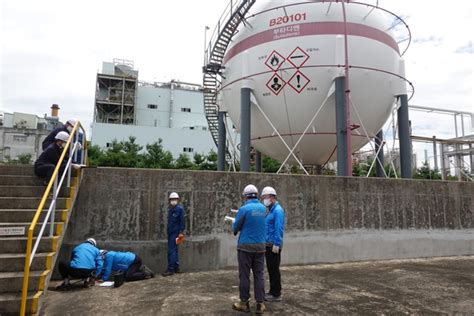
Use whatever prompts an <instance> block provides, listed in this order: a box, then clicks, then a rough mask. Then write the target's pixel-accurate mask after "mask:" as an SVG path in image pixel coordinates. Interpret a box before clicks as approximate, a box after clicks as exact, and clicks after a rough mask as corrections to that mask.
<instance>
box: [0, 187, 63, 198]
mask: <svg viewBox="0 0 474 316" xmlns="http://www.w3.org/2000/svg"><path fill="white" fill-rule="evenodd" d="M45 190H46V186H45V185H42V186H30V185H28V186H27V185H0V197H42V196H43V194H44V191H45ZM69 192H70V189H68V188H66V187H64V188H62V189H61V191H60V192H59V197H67V195H68V194H69Z"/></svg>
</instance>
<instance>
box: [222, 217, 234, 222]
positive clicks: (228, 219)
mask: <svg viewBox="0 0 474 316" xmlns="http://www.w3.org/2000/svg"><path fill="white" fill-rule="evenodd" d="M224 221H226V222H231V223H232V224H234V223H235V218H234V217H230V216H225V217H224Z"/></svg>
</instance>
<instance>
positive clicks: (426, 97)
mask: <svg viewBox="0 0 474 316" xmlns="http://www.w3.org/2000/svg"><path fill="white" fill-rule="evenodd" d="M369 2H370V1H369ZM374 2H375V1H371V3H374ZM0 3H1V7H0V10H1V11H0V18H1V20H0V21H1V23H0V24H1V31H0V41H1V51H0V56H1V68H0V73H1V78H0V80H1V85H0V111H2V110H3V111H7V112H14V111H16V112H26V113H34V114H37V115H40V116H42V115H43V114H44V113H49V112H50V109H49V107H50V106H51V104H52V103H58V104H59V105H60V107H61V111H60V115H61V118H62V119H63V120H64V119H67V118H69V117H77V118H79V119H80V120H81V121H83V122H84V123H85V124H86V125H87V126H88V125H90V123H91V121H92V114H93V106H94V92H95V79H96V73H97V72H98V71H99V70H100V69H101V65H102V61H112V60H113V59H114V58H123V59H130V60H133V61H134V62H135V67H136V68H137V69H138V70H139V71H140V79H141V80H149V81H169V80H170V79H178V80H182V81H187V82H194V83H201V80H202V79H201V78H202V74H201V66H202V63H203V46H204V28H205V26H206V25H209V26H211V30H212V29H213V28H214V26H215V24H216V22H217V20H218V18H219V16H220V14H221V13H222V11H223V9H224V8H225V6H226V5H227V3H228V1H227V0H205V1H195V0H174V1H149V0H146V1H145V0H136V1H117V0H115V1H108V0H107V1H106V0H100V1H91V0H84V1H80V2H77V1H76V2H72V1H52V0H42V1H36V0H30V1H25V0H0ZM473 3H474V2H473V1H472V0H457V1H453V2H446V1H440V0H432V1H413V0H380V1H379V5H380V6H382V7H384V8H386V9H388V10H391V11H393V12H395V13H397V14H398V15H400V16H403V17H405V19H406V21H407V23H408V24H409V26H410V29H411V31H412V36H413V42H412V45H411V47H410V49H409V50H408V52H407V54H406V55H405V59H406V69H407V71H406V72H407V76H408V79H409V80H410V81H412V82H413V83H414V85H415V90H416V93H415V96H414V98H413V99H412V100H411V104H417V105H424V106H432V107H441V108H448V109H457V110H464V111H471V112H473V111H474V105H473V104H474V103H473V99H474V98H473V97H474V92H473V90H474V88H473V87H474V79H473V68H474V51H473V46H472V45H473V41H474V39H473V34H474V32H473V31H472V30H473V29H474V20H473V7H474V5H473ZM411 119H412V122H413V123H412V125H413V131H414V134H417V135H422V136H432V135H435V134H436V135H438V136H439V137H453V136H454V121H453V118H452V117H443V116H440V115H431V114H425V113H411ZM465 125H466V132H467V133H472V132H473V131H472V129H470V126H471V121H470V119H468V118H466V120H465ZM415 146H416V148H417V149H420V148H421V147H420V146H421V145H415ZM423 148H424V147H423Z"/></svg>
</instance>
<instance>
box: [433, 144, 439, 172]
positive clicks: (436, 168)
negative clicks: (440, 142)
mask: <svg viewBox="0 0 474 316" xmlns="http://www.w3.org/2000/svg"><path fill="white" fill-rule="evenodd" d="M433 158H434V168H435V170H438V148H437V145H436V136H433Z"/></svg>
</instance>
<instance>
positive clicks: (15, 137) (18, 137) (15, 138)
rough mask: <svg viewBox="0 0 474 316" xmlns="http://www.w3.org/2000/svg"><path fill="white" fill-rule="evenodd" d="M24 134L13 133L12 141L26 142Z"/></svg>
mask: <svg viewBox="0 0 474 316" xmlns="http://www.w3.org/2000/svg"><path fill="white" fill-rule="evenodd" d="M26 138H27V137H26V136H23V135H13V141H15V142H26Z"/></svg>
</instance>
